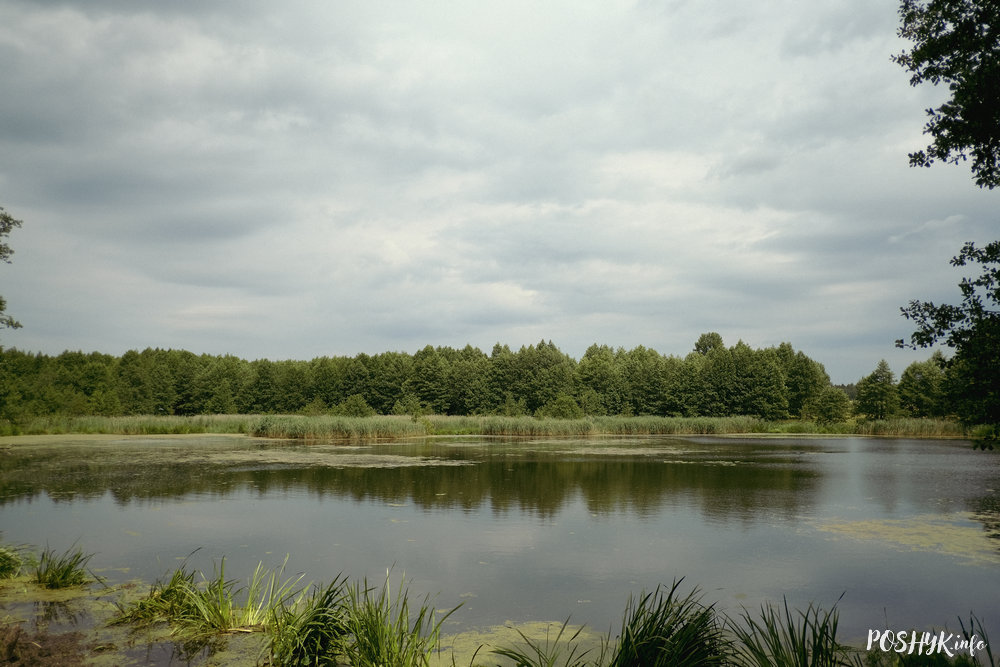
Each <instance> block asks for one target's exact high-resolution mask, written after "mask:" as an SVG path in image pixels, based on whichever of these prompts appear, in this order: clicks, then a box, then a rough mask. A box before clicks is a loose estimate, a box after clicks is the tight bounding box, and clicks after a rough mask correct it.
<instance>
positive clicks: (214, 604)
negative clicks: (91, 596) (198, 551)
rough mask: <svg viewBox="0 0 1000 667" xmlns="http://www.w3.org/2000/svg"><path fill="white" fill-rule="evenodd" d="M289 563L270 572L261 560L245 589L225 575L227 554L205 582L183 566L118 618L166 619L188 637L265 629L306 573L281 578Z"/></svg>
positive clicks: (129, 620) (134, 620) (144, 622)
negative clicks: (276, 609)
mask: <svg viewBox="0 0 1000 667" xmlns="http://www.w3.org/2000/svg"><path fill="white" fill-rule="evenodd" d="M287 561H288V558H287V557H286V558H285V563H287ZM285 563H283V564H282V565H281V567H280V568H278V569H277V570H271V571H269V570H266V569H265V568H264V566H263V563H258V564H257V569H256V570H254V573H253V575H252V576H251V577H250V581H249V584H248V585H247V586H246V587H240V588H235V586H236V581H235V580H231V579H226V574H225V573H226V560H225V558H223V559H222V561H221V563H220V565H219V568H218V571H217V572H216V573H215V574H214V575H213V577H212V578H211V579H209V578H207V577H205V575H204V574H203V575H201V578H202V581H201V582H200V583H195V573H194V572H193V571H189V570H187V569H186V567H185V566H183V565H182V566H181V567H179V568H177V569H176V570H175V571H174V573H173V574H172V575H171V577H170V580H169V581H168V582H167V583H166V584H159V583H158V584H154V586H153V587H152V588H151V589H150V592H149V594H148V595H147V596H146V597H144V598H142V599H140V600H137V601H135V602H133V603H132V604H131V605H129V606H127V607H124V608H119V611H118V614H117V615H116V616H115V618H114V619H113V622H114V623H117V624H122V623H133V624H139V625H149V624H153V623H157V622H165V623H168V624H170V625H173V626H174V627H175V628H176V629H177V630H178V631H179V633H180V634H183V635H186V636H189V637H199V636H206V635H211V634H217V633H227V632H235V631H243V632H261V631H264V630H265V629H267V628H268V626H269V625H270V624H271V623H272V621H273V620H274V619H275V614H274V609H275V608H276V607H278V606H281V605H284V604H285V603H286V602H287V600H288V599H289V598H291V597H293V596H294V595H296V593H297V592H298V591H297V589H296V588H295V587H296V585H297V584H298V582H299V581H300V580H301V579H302V575H299V576H298V577H294V578H289V579H286V580H284V581H281V579H280V577H281V576H282V574H283V572H284V568H285ZM239 602H242V604H239Z"/></svg>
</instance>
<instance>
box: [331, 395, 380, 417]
mask: <svg viewBox="0 0 1000 667" xmlns="http://www.w3.org/2000/svg"><path fill="white" fill-rule="evenodd" d="M332 413H333V414H335V415H343V416H345V417H371V416H372V415H374V414H375V409H374V408H373V407H371V406H370V405H368V403H367V402H366V401H365V397H364V396H362V395H361V394H351V395H350V396H348V397H347V398H345V399H344V400H343V401H342V402H340V403H339V404H337V406H335V407H334V408H333V410H332Z"/></svg>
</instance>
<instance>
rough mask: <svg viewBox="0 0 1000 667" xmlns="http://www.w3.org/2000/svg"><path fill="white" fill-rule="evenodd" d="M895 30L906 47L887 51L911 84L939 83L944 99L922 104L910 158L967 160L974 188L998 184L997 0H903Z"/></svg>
mask: <svg viewBox="0 0 1000 667" xmlns="http://www.w3.org/2000/svg"><path fill="white" fill-rule="evenodd" d="M899 15H900V19H901V24H900V28H899V31H898V33H899V36H900V37H902V38H904V39H907V40H909V41H911V42H913V48H912V49H910V50H909V51H904V52H902V53H900V54H899V55H896V56H893V58H892V59H893V61H894V62H896V63H898V64H899V65H901V66H902V67H903V68H905V69H906V70H908V71H909V72H910V73H911V76H910V85H913V86H917V85H920V84H922V83H925V82H930V83H932V84H934V85H937V84H939V83H942V82H943V83H945V84H947V85H948V89H949V91H950V92H951V99H950V100H948V101H947V102H945V103H944V104H942V105H941V106H939V107H938V108H936V109H927V116H928V117H929V120H928V121H927V124H926V125H925V126H924V134H928V135H930V136H931V137H932V138H933V141H932V143H931V144H930V145H928V146H927V148H925V149H924V150H920V151H916V152H914V153H910V165H912V166H920V167H929V166H930V165H931V164H933V163H934V161H935V160H941V161H942V162H950V163H953V164H958V163H959V162H964V161H966V160H968V159H969V158H971V159H972V174H973V177H974V179H975V181H976V184H977V185H978V186H979V187H986V188H990V189H993V188H994V187H996V186H997V185H1000V3H998V2H996V0H986V1H984V0H924V1H920V0H902V3H901V4H900V6H899Z"/></svg>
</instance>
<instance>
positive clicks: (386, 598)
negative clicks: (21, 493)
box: [0, 557, 996, 667]
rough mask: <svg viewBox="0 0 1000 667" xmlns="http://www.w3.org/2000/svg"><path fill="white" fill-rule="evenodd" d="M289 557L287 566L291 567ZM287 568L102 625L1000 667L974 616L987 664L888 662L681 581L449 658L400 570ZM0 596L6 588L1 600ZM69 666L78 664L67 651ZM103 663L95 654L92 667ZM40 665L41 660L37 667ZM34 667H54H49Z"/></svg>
mask: <svg viewBox="0 0 1000 667" xmlns="http://www.w3.org/2000/svg"><path fill="white" fill-rule="evenodd" d="M287 560H288V559H287V557H286V559H285V562H286V563H287ZM284 571H285V565H284V564H282V565H281V566H279V567H278V568H275V569H272V570H268V569H267V568H264V566H263V565H262V564H259V565H258V566H257V568H256V569H255V571H254V572H253V573H252V574H251V575H250V577H249V578H248V579H247V580H246V581H247V583H246V584H245V585H238V584H237V580H234V579H227V578H226V574H225V561H224V560H223V561H222V562H221V563H220V564H219V567H218V569H217V571H216V572H214V573H213V574H212V575H211V576H206V575H204V574H201V573H196V572H195V571H194V570H193V569H190V568H188V567H187V566H186V565H181V566H180V567H178V568H177V569H175V570H174V571H173V572H172V573H170V574H169V576H168V577H166V578H165V579H164V580H162V581H158V582H156V583H154V584H153V585H152V586H151V587H150V588H149V590H148V592H147V593H146V594H144V595H141V596H140V597H138V598H136V597H135V596H134V595H133V596H132V599H131V600H130V601H127V602H126V601H118V602H116V603H115V604H116V608H117V611H116V612H115V613H114V614H113V615H112V616H111V617H110V618H107V619H105V621H104V622H105V623H107V624H108V625H110V626H127V627H129V628H131V629H132V632H133V633H137V632H139V633H141V632H142V631H148V630H149V629H151V628H154V627H157V626H161V627H164V628H165V629H166V630H167V631H168V633H167V635H166V636H165V638H164V639H163V641H167V642H174V643H176V644H178V646H180V647H181V648H180V653H179V655H181V656H187V658H185V659H186V660H188V662H190V661H191V660H192V659H193V658H195V657H196V656H197V655H199V654H205V650H206V648H208V655H210V654H211V652H212V651H213V650H217V649H219V648H220V647H223V646H225V643H226V638H227V637H233V636H237V635H240V636H244V637H245V636H247V635H254V636H257V637H259V640H257V641H256V642H255V643H254V645H256V646H257V647H258V649H257V650H258V654H257V657H256V659H255V660H252V661H247V663H246V664H254V663H256V664H267V665H276V666H277V665H297V666H298V665H355V666H358V667H384V666H386V665H391V666H393V667H411V666H412V667H428V666H430V665H447V664H450V665H452V666H453V667H454V666H457V665H463V666H464V665H469V667H475V666H486V665H501V666H502V665H516V666H518V667H687V666H692V667H701V666H717V667H726V666H730V667H815V666H819V667H826V666H829V667H838V666H845V667H848V666H849V667H863V666H866V665H867V666H871V667H883V666H884V667H888V665H918V664H919V665H926V664H940V665H961V666H970V667H971V666H974V665H983V666H985V665H989V666H990V667H995V664H996V663H995V661H994V659H993V655H992V652H991V649H990V648H989V646H988V636H987V635H986V634H985V630H984V628H983V626H982V623H981V621H980V620H979V619H978V618H977V617H976V616H975V615H972V616H971V618H970V621H969V625H968V627H966V625H965V624H964V623H962V624H961V627H962V630H961V633H962V634H961V637H963V638H964V639H966V640H969V639H970V638H972V637H978V638H979V639H981V640H983V642H984V644H985V648H984V650H982V651H980V653H979V655H974V654H970V655H965V654H962V655H960V656H958V657H956V658H954V659H947V658H946V657H944V656H946V655H947V654H946V653H939V654H937V655H930V656H925V655H918V656H912V655H901V656H897V655H891V656H888V657H887V656H886V655H884V654H881V653H879V652H878V651H875V652H872V651H871V650H869V649H868V647H859V646H849V645H846V644H844V643H841V641H840V640H839V639H838V636H837V635H838V611H837V609H836V604H834V605H833V606H832V607H829V608H822V607H820V606H814V605H813V604H810V605H809V606H808V607H807V608H806V609H805V610H804V611H800V610H793V609H790V608H789V606H788V603H787V601H783V602H782V604H781V605H780V606H779V605H776V604H773V603H770V602H769V603H766V604H764V605H763V606H762V607H761V608H760V610H759V611H758V612H757V613H754V612H751V611H750V610H748V609H745V608H744V609H743V611H742V614H740V615H738V616H729V615H727V614H725V613H722V612H720V611H718V610H717V609H716V608H715V605H714V603H708V604H706V603H705V602H704V601H703V599H704V598H703V595H702V593H701V592H700V590H699V589H698V588H697V587H693V588H689V589H687V592H685V588H683V587H682V584H683V581H682V580H675V581H674V582H673V583H672V584H671V585H669V586H658V587H657V588H656V589H655V590H653V591H652V592H646V591H643V592H641V593H640V594H638V595H636V596H630V597H629V599H628V602H627V604H626V608H625V611H624V613H623V615H622V620H621V625H620V627H619V628H618V629H617V630H616V631H612V632H609V633H608V634H607V635H604V636H600V637H598V639H597V641H596V642H595V640H594V639H593V638H592V637H591V636H589V635H588V637H587V638H586V639H582V638H581V635H582V634H583V633H584V628H583V627H582V626H575V627H574V626H570V622H569V620H568V619H567V620H566V621H565V622H563V623H561V624H558V623H556V624H549V625H548V626H547V627H546V629H545V630H544V634H541V635H540V634H538V633H537V632H536V633H531V632H530V631H528V630H521V629H519V628H515V631H516V632H517V639H516V640H513V641H511V640H510V639H501V640H497V641H495V642H492V643H483V644H480V645H479V646H477V647H476V648H475V650H474V651H473V652H472V653H471V655H456V654H455V653H454V652H452V653H450V654H448V653H447V652H446V651H445V649H444V648H443V646H444V643H445V642H443V634H442V631H443V627H444V623H445V621H446V620H447V619H448V617H449V616H450V615H451V614H452V613H454V612H455V611H456V610H457V607H456V608H453V609H447V610H437V609H435V607H434V605H433V600H432V599H431V598H429V597H424V598H422V599H421V598H415V597H414V596H412V595H411V593H410V591H409V589H408V588H407V585H406V582H405V579H399V580H398V583H394V582H393V578H392V577H391V572H389V573H387V575H386V578H385V579H384V581H382V582H381V583H380V584H378V585H371V584H370V583H369V582H368V581H367V580H366V579H365V580H360V581H353V582H351V581H349V580H348V578H347V577H344V576H338V577H336V578H335V579H334V580H333V581H332V582H331V583H330V584H328V585H322V584H320V585H313V584H308V585H300V582H301V580H302V575H299V576H296V577H285V575H284ZM2 594H3V589H2V588H0V598H2ZM71 634H72V636H70V635H69V634H67V635H64V636H57V637H56V638H55V639H54V640H51V639H50V638H49V637H48V636H47V635H46V634H45V633H44V632H41V633H38V634H37V636H36V637H34V638H32V637H31V636H28V635H26V633H25V632H24V630H23V628H22V627H21V626H20V625H19V624H10V623H7V624H5V625H4V627H3V631H2V636H0V644H2V645H0V655H6V656H7V658H8V659H13V658H15V657H18V656H21V655H22V654H23V653H24V652H25V650H26V646H28V645H33V646H35V647H38V648H42V645H41V644H39V643H38V642H37V641H34V639H40V640H43V641H54V642H56V643H59V642H62V643H63V644H65V645H66V647H68V649H67V650H72V653H71V655H73V656H75V659H78V660H80V661H81V662H82V661H84V660H85V659H86V656H85V655H83V654H82V653H81V651H82V650H83V648H84V647H86V648H88V649H89V650H92V651H96V650H98V649H99V650H100V652H101V653H105V654H106V653H107V651H109V650H112V651H113V650H114V647H112V646H108V645H104V646H101V647H97V646H96V645H95V644H94V643H90V644H89V645H85V644H84V641H83V635H82V634H81V633H71ZM60 655H61V656H62V658H65V656H66V655H70V654H60ZM94 655H95V654H94V653H92V654H91V657H93V656H94ZM33 664H34V663H33ZM37 664H46V663H44V662H39V663H37Z"/></svg>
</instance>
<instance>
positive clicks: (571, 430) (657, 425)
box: [18, 415, 977, 442]
mask: <svg viewBox="0 0 1000 667" xmlns="http://www.w3.org/2000/svg"><path fill="white" fill-rule="evenodd" d="M70 433H83V434H90V433H93V434H100V433H104V434H118V435H180V434H224V433H227V434H248V435H252V436H256V437H263V438H284V439H298V440H347V441H352V442H361V441H378V440H402V439H406V438H414V437H422V436H428V435H466V436H476V435H482V436H502V437H545V436H552V437H589V436H599V435H624V436H627V435H727V434H729V435H739V434H745V435H753V434H783V435H860V436H872V437H919V438H965V437H977V436H976V433H977V431H975V430H972V431H967V430H966V429H965V428H964V427H963V426H962V425H961V424H959V423H958V422H955V421H950V420H946V419H916V418H904V417H900V418H893V419H886V420H873V421H867V420H853V421H848V422H841V423H818V422H815V421H810V420H783V421H769V420H765V419H760V418H757V417H750V416H735V417H658V416H613V417H603V416H601V417H599V416H594V417H585V418H581V419H556V418H538V417H532V416H529V415H523V416H515V417H509V416H503V415H471V416H445V415H427V416H421V417H410V416H406V415H375V416H372V417H348V416H339V415H193V416H178V415H161V416H155V415H147V416H141V415H139V416H126V417H58V416H51V417H38V418H34V419H31V420H28V421H26V422H24V423H23V424H21V425H19V426H18V434H25V435H34V434H50V435H63V434H70Z"/></svg>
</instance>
